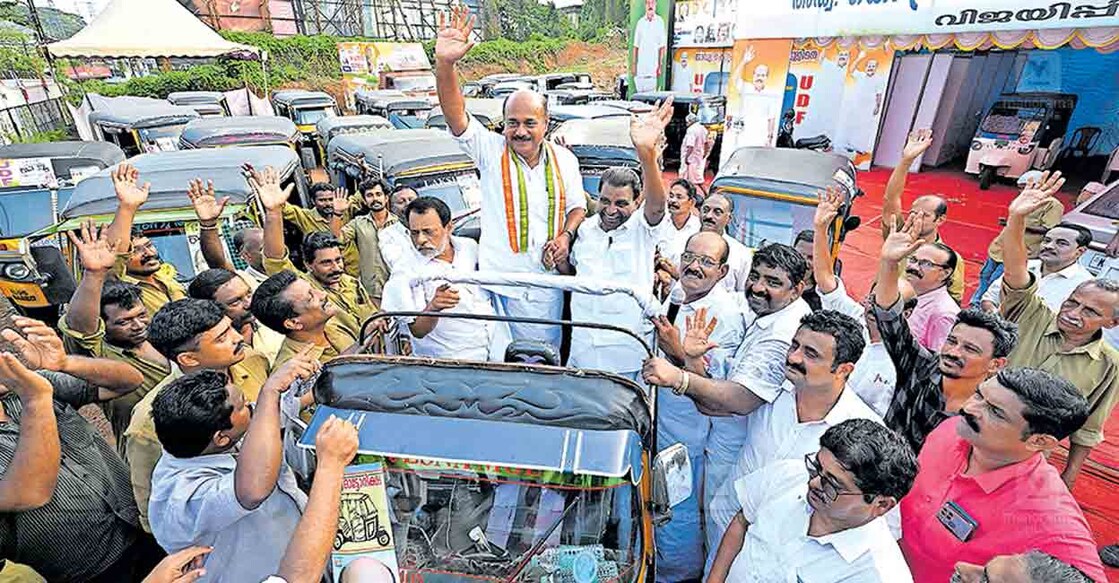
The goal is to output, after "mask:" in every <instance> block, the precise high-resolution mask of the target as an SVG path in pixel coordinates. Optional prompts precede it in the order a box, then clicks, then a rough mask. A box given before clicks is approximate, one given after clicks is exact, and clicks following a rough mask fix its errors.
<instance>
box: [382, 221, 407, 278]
mask: <svg viewBox="0 0 1119 583" xmlns="http://www.w3.org/2000/svg"><path fill="white" fill-rule="evenodd" d="M377 246H378V248H379V249H380V250H381V258H382V259H384V260H385V265H387V266H388V268H389V274H390V275H391V274H392V272H393V271H395V270H396V265H397V263H399V262H400V260H401V259H404V258H408V257H411V255H412V254H413V253H415V247H414V246H413V245H412V235H411V234H410V233H409V232H408V227H406V226H404V223H403V221H395V222H393V223H392V224H391V225H389V226H387V227H385V228H383V229H381V230H380V232H378V233H377Z"/></svg>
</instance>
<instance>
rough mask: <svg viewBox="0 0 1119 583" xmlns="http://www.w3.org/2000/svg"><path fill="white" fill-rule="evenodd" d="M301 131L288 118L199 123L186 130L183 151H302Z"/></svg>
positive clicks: (220, 119)
mask: <svg viewBox="0 0 1119 583" xmlns="http://www.w3.org/2000/svg"><path fill="white" fill-rule="evenodd" d="M300 140H301V136H300V133H299V128H297V127H295V123H294V122H292V121H291V120H290V119H288V118H286V117H280V116H277V115H253V116H238V117H229V118H225V117H212V118H202V119H196V120H194V121H192V122H190V123H188V124H187V125H186V127H185V128H183V133H182V134H181V135H180V136H179V149H180V150H199V149H202V148H226V147H229V146H284V147H286V148H291V150H292V151H293V152H294V151H296V150H297V148H298V147H299V142H300Z"/></svg>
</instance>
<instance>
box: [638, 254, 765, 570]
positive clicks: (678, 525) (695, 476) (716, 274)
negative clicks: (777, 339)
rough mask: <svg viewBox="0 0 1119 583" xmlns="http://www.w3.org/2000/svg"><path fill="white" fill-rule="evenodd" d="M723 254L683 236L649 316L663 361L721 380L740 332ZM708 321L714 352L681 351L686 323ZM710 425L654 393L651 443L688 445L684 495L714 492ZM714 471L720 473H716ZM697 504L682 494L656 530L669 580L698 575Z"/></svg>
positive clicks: (674, 398)
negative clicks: (669, 284)
mask: <svg viewBox="0 0 1119 583" xmlns="http://www.w3.org/2000/svg"><path fill="white" fill-rule="evenodd" d="M729 255H730V249H729V247H728V246H727V242H726V241H725V240H724V239H723V237H721V236H719V235H718V234H717V233H696V234H694V235H692V236H691V237H689V238H688V242H687V244H686V245H685V246H684V250H683V252H682V253H681V255H680V264H679V266H678V267H677V269H678V273H679V274H680V281H679V282H678V283H677V284H676V285H675V286H674V287H673V288H672V290H671V291H670V292H669V295H668V300H667V301H666V302H665V311H666V312H667V315H661V316H657V317H656V318H654V319H653V325H654V326H655V327H656V330H657V348H659V349H660V350H661V352H663V353H664V355H665V358H667V359H668V361H669V362H671V363H672V364H673V365H675V366H678V367H688V362H689V361H690V362H691V363H692V366H691V367H690V368H689V370H690V371H692V372H694V373H696V374H701V375H703V376H706V377H710V378H714V379H726V378H727V374H728V372H729V370H730V364H731V361H732V360H733V358H734V353H735V351H736V350H737V349H738V346H739V345H740V344H742V338H743V335H744V333H745V320H744V318H743V315H742V311H741V308H740V307H739V305H738V302H737V300H736V298H735V297H734V296H733V295H732V293H731V292H730V291H727V289H726V288H725V287H724V286H723V285H721V284H720V283H719V282H720V281H721V280H722V279H723V277H724V276H725V275H726V273H727V270H728V269H729V268H728V266H727V258H728V256H729ZM708 317H710V322H711V324H710V326H711V330H710V334H709V335H708V337H709V338H710V342H711V343H713V344H717V347H715V348H712V349H711V350H710V351H707V348H708V347H707V346H706V345H704V346H700V347H699V350H693V351H692V352H691V353H690V354H689V352H688V350H687V349H686V347H685V343H684V339H685V334H686V333H687V326H686V324H687V323H688V322H690V321H692V320H695V319H702V320H707V319H708ZM705 332H707V331H706V330H705ZM705 356H706V358H704V357H705ZM711 423H712V419H711V418H710V417H708V416H706V415H704V414H703V413H701V412H700V411H699V410H698V409H697V408H696V405H695V403H693V402H692V400H691V399H690V398H688V397H687V396H686V395H678V394H676V393H675V392H669V391H662V392H661V394H659V395H658V396H657V443H658V444H660V446H661V447H662V448H663V447H668V446H670V445H672V444H675V443H683V444H684V445H686V446H687V447H688V456H689V457H690V458H691V466H692V492H693V493H696V494H698V493H699V492H701V491H704V492H707V493H709V494H713V493H714V488H709V489H707V490H704V488H703V480H704V476H705V468H707V464H706V457H707V456H706V452H705V450H706V448H707V439H708V433H709V431H710V429H711ZM707 469H708V470H710V468H707ZM716 472H717V473H722V471H721V470H716ZM707 498H710V497H709V496H708V497H707ZM700 504H704V506H706V499H705V500H700V499H699V496H698V495H693V496H690V497H689V498H688V499H687V500H684V501H683V502H681V503H680V504H679V505H677V506H675V507H673V509H672V521H671V522H669V523H668V524H666V525H664V526H661V527H660V528H658V529H657V552H658V553H659V556H660V560H659V563H658V568H657V570H658V572H660V571H662V570H669V575H671V577H669V579H670V580H683V579H688V578H696V577H699V576H700V575H701V574H702V572H703V557H704V556H705V553H704V536H703V523H702V520H701V514H700V511H699V509H700ZM661 565H663V566H664V568H662V567H661Z"/></svg>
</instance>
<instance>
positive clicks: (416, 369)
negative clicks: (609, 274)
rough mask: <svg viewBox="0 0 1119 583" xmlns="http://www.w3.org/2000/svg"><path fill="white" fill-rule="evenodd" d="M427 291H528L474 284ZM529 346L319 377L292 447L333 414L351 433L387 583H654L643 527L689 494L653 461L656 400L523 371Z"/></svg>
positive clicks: (636, 389)
mask: <svg viewBox="0 0 1119 583" xmlns="http://www.w3.org/2000/svg"><path fill="white" fill-rule="evenodd" d="M526 279H527V278H526ZM559 280H562V281H563V283H555V284H553V282H557V281H559ZM428 281H432V282H433V281H435V279H434V278H431V279H426V278H423V277H417V278H415V279H414V280H413V281H412V282H411V283H412V284H413V286H416V285H424V284H425V283H427V282H428ZM439 281H447V282H449V283H452V284H454V283H478V284H483V285H485V284H494V283H497V282H501V283H504V284H526V282H525V281H521V280H520V279H518V278H516V277H507V276H506V274H486V273H484V272H475V273H473V274H468V275H465V277H463V276H461V275H458V274H449V277H447V278H441V279H439ZM531 285H534V286H538V287H553V285H554V289H564V290H567V291H572V290H578V291H582V292H584V293H586V292H588V291H590V292H591V293H595V291H597V290H595V291H592V290H589V288H590V287H591V285H592V284H588V283H587V282H580V283H576V282H575V278H572V277H566V278H564V277H557V276H536V279H535V280H534V281H533V282H532V284H531ZM608 287H609V286H608ZM635 299H636V296H635ZM639 305H642V306H643V307H645V306H648V305H651V303H649V304H642V303H641V302H640V301H639ZM416 315H428V314H427V313H422V312H421V313H382V314H378V315H376V316H374V317H373V318H371V319H370V320H369V321H367V322H366V323H365V329H366V330H369V329H371V326H372V325H373V324H375V323H376V322H377V321H379V320H380V319H383V318H395V317H401V316H404V317H408V316H412V317H414V316H416ZM431 315H432V316H434V317H437V318H456V319H467V320H487V321H495V320H496V321H499V322H511V321H516V320H515V319H514V318H509V317H502V316H480V315H475V314H462V313H455V314H447V313H445V312H444V313H431ZM574 325H576V326H580V327H591V328H598V329H602V330H605V331H611V332H615V333H619V334H626V335H628V336H630V337H631V338H632V339H633V341H634V342H640V343H641V344H642V346H644V348H645V350H646V351H649V350H650V349H649V346H648V344H647V343H646V342H645V341H644V340H643V339H641V338H640V337H638V336H636V335H634V334H633V333H632V332H629V331H628V330H623V329H620V328H615V327H612V326H608V325H602V324H585V323H577V324H574ZM390 328H393V327H390ZM391 334H392V333H391V332H390V335H391ZM530 344H531V343H525V344H522V345H519V346H518V345H517V344H516V343H514V345H511V346H510V349H509V350H507V352H506V361H505V362H467V361H461V360H446V359H437V358H420V357H410V356H399V355H393V354H385V355H372V354H363V355H355V356H343V357H339V358H336V359H334V360H332V361H331V362H329V363H327V364H326V365H325V366H324V368H323V372H322V374H321V375H320V376H319V378H318V380H317V381H316V383H315V385H314V388H313V395H314V398H315V402H316V408H315V412H314V416H313V417H312V418H311V421H310V423H309V424H307V425H306V426H305V427H300V428H299V430H298V432H299V433H301V435H300V437H299V441H298V445H299V447H301V448H303V449H304V450H308V451H309V450H313V449H314V442H315V435H316V434H317V432H318V431H319V428H320V427H321V426H322V424H323V423H324V422H325V421H326V420H327V419H329V418H330V417H331V416H336V417H339V418H341V419H346V420H349V421H350V422H351V423H353V424H354V425H356V426H357V427H358V452H359V455H358V460H357V462H358V463H378V462H379V463H381V465H382V467H383V469H384V473H383V478H384V479H383V482H382V483H383V486H381V487H380V488H379V489H375V491H372V489H371V495H376V496H378V497H380V498H381V500H382V501H383V506H381V507H382V508H387V513H386V514H388V516H387V518H388V519H389V521H390V522H391V527H392V535H393V536H392V541H393V546H392V548H391V551H392V554H393V555H394V558H395V561H394V564H393V567H394V568H395V571H396V572H395V573H394V575H395V577H396V578H397V580H399V581H419V580H423V581H428V582H435V583H443V582H452V581H454V582H466V581H495V582H496V581H503V582H513V581H519V582H522V581H523V582H528V581H531V582H534V583H535V582H541V581H555V582H558V581H579V582H582V581H588V582H591V581H600V582H606V581H616V582H624V583H637V582H646V581H653V579H654V577H655V573H656V549H655V542H654V528H655V526H657V525H662V524H664V523H665V522H667V521H668V520H670V519H671V514H672V510H671V508H672V506H673V503H679V502H680V501H683V500H685V499H687V498H688V497H689V496H698V495H699V492H691V491H690V490H691V488H690V486H691V469H690V466H689V463H688V456H687V449H686V448H685V447H684V446H683V445H679V444H673V445H672V446H670V447H667V448H665V449H664V450H663V451H661V452H660V453H659V454H658V453H657V452H658V447H657V440H656V421H655V418H656V416H655V413H654V412H655V411H656V392H655V391H654V392H652V393H649V392H647V390H646V389H645V388H644V387H640V386H638V385H637V384H636V383H634V382H633V381H631V380H630V379H628V378H625V377H622V376H619V375H615V374H612V373H607V372H602V371H596V370H587V369H582V370H580V369H573V368H567V367H562V366H560V365H559V364H558V363H557V362H555V361H554V360H553V357H554V355H546V356H544V358H543V359H542V361H541V362H531V363H530V362H529V361H527V360H526V359H525V357H530V358H534V359H536V358H537V357H538V356H539V354H538V353H537V352H536V351H535V350H534V349H533V347H532V346H530ZM390 346H391V343H390ZM431 387H439V390H437V391H435V390H431ZM382 552H383V551H382ZM336 557H337V556H336ZM380 558H381V559H382V561H384V556H383V555H381V556H380ZM390 568H391V567H390Z"/></svg>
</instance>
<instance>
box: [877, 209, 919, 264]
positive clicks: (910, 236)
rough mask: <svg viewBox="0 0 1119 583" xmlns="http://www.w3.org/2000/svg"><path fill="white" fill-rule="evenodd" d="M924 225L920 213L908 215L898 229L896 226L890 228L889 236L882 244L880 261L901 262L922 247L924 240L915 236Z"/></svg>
mask: <svg viewBox="0 0 1119 583" xmlns="http://www.w3.org/2000/svg"><path fill="white" fill-rule="evenodd" d="M924 223H925V217H924V216H922V215H921V214H920V213H909V218H907V219H906V221H905V224H904V225H902V227H901V228H900V229H898V228H897V226H896V225H895V226H894V227H892V228H891V229H890V235H889V236H888V237H886V240H885V241H883V242H882V254H881V259H882V261H895V262H896V261H901V260H902V259H905V258H906V257H909V256H910V255H911V254H912V253H913V252H914V251H916V250H917V248H918V247H920V246H921V245H924V244H925V240H924V239H922V238H920V237H918V236H917V235H918V233H920V232H921V229H923V228H924Z"/></svg>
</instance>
